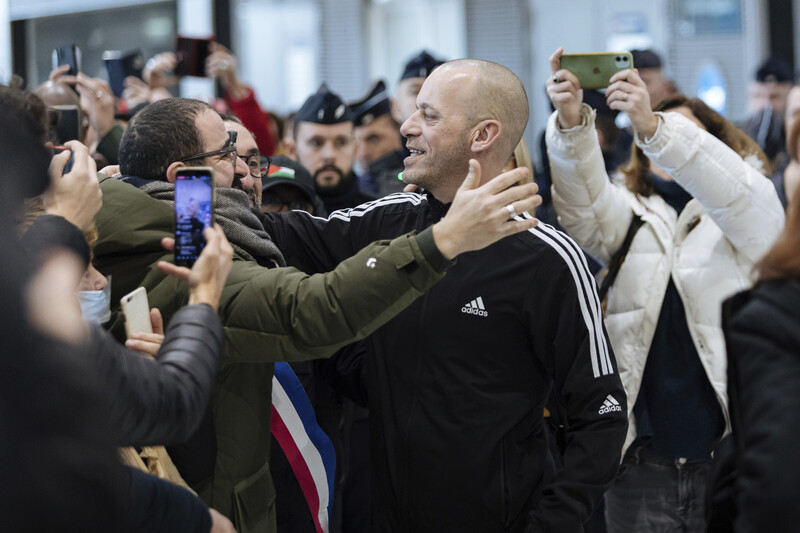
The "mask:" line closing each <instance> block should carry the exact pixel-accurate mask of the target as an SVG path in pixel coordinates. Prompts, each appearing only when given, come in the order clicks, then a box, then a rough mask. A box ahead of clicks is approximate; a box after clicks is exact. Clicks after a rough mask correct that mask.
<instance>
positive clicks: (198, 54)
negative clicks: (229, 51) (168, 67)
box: [175, 35, 214, 78]
mask: <svg viewBox="0 0 800 533" xmlns="http://www.w3.org/2000/svg"><path fill="white" fill-rule="evenodd" d="M212 42H214V38H213V37H207V38H205V39H197V38H194V37H183V36H181V35H178V36H177V37H176V38H175V59H177V61H178V63H177V64H176V65H175V75H176V76H196V77H198V78H204V77H205V75H206V59H207V58H208V56H209V54H211V43H212Z"/></svg>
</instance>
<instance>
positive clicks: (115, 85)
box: [103, 50, 144, 98]
mask: <svg viewBox="0 0 800 533" xmlns="http://www.w3.org/2000/svg"><path fill="white" fill-rule="evenodd" d="M103 62H104V63H105V65H106V71H107V72H108V84H109V85H110V86H111V90H112V91H113V92H114V96H116V97H117V98H121V97H122V91H124V90H125V78H127V77H128V76H133V77H135V78H139V79H142V70H143V69H144V56H143V55H142V52H141V51H139V50H136V51H134V52H128V53H127V54H124V55H123V54H122V52H121V51H119V50H106V51H105V52H103Z"/></svg>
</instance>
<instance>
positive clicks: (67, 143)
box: [0, 43, 800, 533]
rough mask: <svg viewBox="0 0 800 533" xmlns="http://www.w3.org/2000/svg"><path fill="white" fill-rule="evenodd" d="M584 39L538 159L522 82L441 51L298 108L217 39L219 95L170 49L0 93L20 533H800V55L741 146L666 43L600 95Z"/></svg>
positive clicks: (557, 87) (12, 469) (9, 443)
mask: <svg viewBox="0 0 800 533" xmlns="http://www.w3.org/2000/svg"><path fill="white" fill-rule="evenodd" d="M562 53H563V50H562V49H558V50H556V51H555V52H554V53H553V55H552V56H551V57H550V66H551V73H550V77H549V78H547V79H546V80H541V81H542V82H543V84H544V85H545V87H546V91H547V96H548V98H549V100H550V103H551V104H552V108H553V113H552V115H551V116H550V118H549V120H548V123H547V128H546V131H545V132H544V133H542V136H541V144H540V145H539V146H537V147H536V149H538V150H541V153H540V156H541V157H540V158H539V160H540V161H541V165H539V166H538V167H536V168H534V165H533V163H532V158H531V155H530V153H529V151H528V147H527V146H526V144H525V142H524V140H523V134H524V133H525V130H526V127H527V126H528V116H529V114H530V110H529V100H528V95H527V94H526V90H525V88H524V86H523V83H522V81H520V79H519V78H518V77H517V76H516V75H515V74H514V73H513V72H512V71H510V70H509V69H507V68H506V67H504V66H502V65H499V64H497V63H493V62H490V61H485V60H479V59H456V60H449V61H448V60H444V59H443V58H437V57H436V56H435V55H432V54H431V53H429V52H427V51H421V52H420V53H419V54H418V55H416V56H414V57H412V58H410V59H409V60H408V62H407V63H406V65H405V67H404V69H403V71H402V72H401V73H400V76H399V78H398V80H397V82H398V83H397V89H396V91H395V93H394V95H390V94H389V90H388V89H387V82H386V81H385V80H378V81H376V82H375V83H374V84H373V85H372V86H371V87H369V88H367V89H366V90H365V93H364V96H363V97H362V98H360V99H358V100H356V101H352V102H346V101H344V100H343V99H342V98H341V97H340V96H339V95H338V94H337V93H336V92H334V91H332V90H331V88H330V87H328V86H327V85H326V84H325V83H323V84H322V85H321V86H320V87H319V89H318V90H317V91H316V92H314V93H313V94H311V95H308V97H307V99H306V100H305V103H304V104H303V105H302V106H301V107H300V108H299V109H298V110H296V111H295V112H294V113H292V114H290V115H289V116H287V117H281V116H279V115H277V114H275V113H272V112H268V111H265V110H264V109H263V108H262V107H261V105H260V104H259V102H258V99H257V95H256V93H255V92H254V90H253V89H252V88H251V87H250V86H248V84H247V83H246V82H244V81H243V80H242V79H241V77H240V74H239V72H238V69H237V58H236V56H235V55H234V54H233V53H232V52H231V51H230V50H228V49H226V48H225V47H223V46H222V45H220V44H218V43H212V45H211V51H210V55H209V57H208V59H207V60H206V63H205V68H206V75H207V76H208V77H210V78H214V79H216V80H218V81H219V87H220V88H221V89H222V92H223V94H222V95H221V98H219V99H217V100H215V101H213V102H205V101H201V100H198V99H189V98H178V97H175V96H174V94H173V93H174V92H175V89H174V86H175V81H176V77H175V76H174V74H173V69H175V66H176V58H175V55H174V54H172V53H169V52H167V53H163V54H159V55H157V56H155V57H154V58H151V59H150V60H149V61H148V62H147V67H146V68H145V70H144V72H143V75H142V78H141V79H139V78H136V77H129V78H127V79H126V80H125V90H124V91H123V93H122V96H121V97H120V98H117V97H115V96H114V94H113V92H112V91H111V88H110V86H109V85H108V83H107V82H106V81H104V80H102V79H98V78H91V77H89V76H87V75H85V74H83V73H70V72H69V68H67V67H59V68H57V69H55V70H54V71H53V72H52V73H51V75H50V78H49V80H48V81H47V82H45V83H43V84H42V85H40V86H38V87H33V88H26V87H25V86H24V81H23V80H21V79H19V78H14V79H12V80H11V81H10V82H9V84H8V85H2V86H0V123H2V126H3V127H2V128H0V137H2V139H1V140H0V150H2V152H3V157H2V160H3V162H4V165H3V172H4V174H5V179H4V180H2V183H0V188H2V192H0V204H2V209H0V224H2V232H0V240H2V242H3V244H4V245H5V247H6V249H7V253H5V254H3V256H2V257H0V261H2V263H3V267H4V268H3V269H2V270H3V272H4V273H5V275H4V276H3V277H2V280H1V281H0V283H2V284H3V285H4V286H3V290H2V291H0V302H2V306H3V316H4V319H5V320H3V321H2V327H3V328H6V333H5V335H4V339H6V340H7V342H6V346H7V347H6V349H5V351H4V355H3V357H2V359H1V360H0V361H1V362H0V364H2V370H0V394H1V395H3V401H2V402H0V434H2V435H3V436H2V437H0V451H3V452H5V455H6V457H8V460H7V461H6V462H5V463H4V466H3V467H2V468H1V469H0V480H2V481H0V487H1V488H0V491H1V492H2V493H3V496H4V497H2V498H0V501H2V502H3V507H2V513H0V517H2V518H0V525H1V526H2V529H3V530H4V531H5V530H7V531H62V530H63V531H72V530H76V531H77V530H80V531H98V532H99V531H132V532H140V531H141V532H144V531H147V532H158V531H164V532H167V531H170V532H175V531H186V532H204V533H205V532H209V531H210V532H214V533H217V532H228V531H239V532H244V533H250V532H257V533H267V532H269V533H273V532H281V533H295V532H297V533H304V532H309V533H311V532H325V533H351V532H355V533H360V532H369V531H375V532H427V531H430V532H449V531H464V532H471V531H474V532H482V533H483V532H493V531H497V532H520V533H521V532H525V533H532V532H538V531H542V532H545V531H553V532H581V531H586V532H606V531H608V532H615V533H616V532H654V533H655V532H662V531H676V532H677V531H691V532H701V531H707V530H713V531H737V532H750V531H792V530H793V527H794V520H793V512H792V511H793V500H794V496H796V495H797V491H796V490H795V489H794V485H795V484H794V483H793V480H794V477H795V476H796V473H797V472H798V471H800V465H796V463H797V458H796V454H795V453H794V448H793V443H794V436H795V435H796V434H797V432H798V431H800V420H796V419H797V417H798V414H797V413H800V409H795V408H794V407H795V406H797V405H798V404H800V395H798V394H797V393H796V392H794V385H795V382H794V373H795V372H800V338H798V336H797V329H796V327H797V325H798V323H800V315H799V314H798V309H800V306H798V305H797V303H798V301H800V202H798V201H797V197H798V195H797V191H798V187H799V186H800V121H798V120H796V119H797V112H798V110H800V88H798V87H793V86H792V80H793V76H792V73H791V69H788V73H787V67H785V65H783V64H782V63H781V62H780V61H776V60H770V61H768V62H766V63H765V64H764V65H763V66H762V68H761V69H759V71H758V73H757V75H756V81H755V82H754V84H755V85H754V87H753V89H752V91H751V96H752V101H753V106H752V109H751V110H750V111H751V117H750V118H749V119H748V121H747V123H745V124H741V126H742V128H741V129H740V128H739V127H737V125H735V124H733V123H731V122H730V121H728V120H726V119H725V118H724V117H723V116H721V115H720V114H719V113H717V112H716V111H714V110H713V109H711V108H710V107H709V106H707V105H706V104H705V103H704V102H703V101H701V100H700V99H698V98H694V97H691V96H689V95H683V94H680V92H679V90H678V88H677V87H675V85H674V84H673V83H671V82H670V81H669V80H668V79H667V78H666V77H665V76H664V75H663V72H662V64H661V60H660V58H659V57H658V56H657V55H656V54H655V53H654V52H652V51H650V50H634V51H633V52H632V56H633V59H634V66H635V67H636V68H633V69H625V70H621V71H619V72H617V73H616V74H614V75H613V76H612V77H611V78H610V79H609V80H608V87H607V88H606V89H605V90H603V91H597V90H588V89H587V90H584V89H583V88H581V86H580V82H579V80H578V77H577V76H576V75H575V74H573V73H572V72H570V71H569V70H566V69H562V68H561V55H562ZM64 106H72V107H74V108H77V109H79V110H80V113H79V115H78V126H79V127H78V132H77V135H76V136H75V137H74V138H62V137H60V135H61V136H63V135H64V133H63V132H64V131H65V130H64V129H63V128H59V124H60V121H62V120H65V119H63V115H61V114H60V113H61V110H63V109H64ZM186 167H205V169H206V170H207V171H208V172H210V173H211V175H212V176H213V182H214V185H215V187H214V193H213V196H212V198H213V201H211V202H209V201H203V200H201V199H196V198H194V197H192V198H191V199H190V200H189V201H188V202H184V203H183V204H181V203H180V202H177V203H176V201H175V197H176V194H175V184H176V181H178V180H179V179H180V172H181V170H182V169H184V168H186ZM178 204H180V205H178ZM184 204H185V205H184ZM201 219H202V220H204V221H205V222H209V221H210V222H212V224H211V225H210V227H205V226H208V224H204V223H201V222H200V220H201ZM176 225H177V226H181V227H184V226H185V227H186V228H187V231H190V230H191V233H192V235H193V237H192V238H193V239H195V238H196V240H197V241H198V242H197V243H196V244H198V246H197V248H202V252H200V254H199V256H198V258H197V260H196V262H194V264H193V265H191V266H177V265H176V264H175V255H176V254H175V248H176V242H175V228H176ZM195 226H197V227H195ZM203 227H205V229H203ZM201 233H202V238H200V234H201ZM193 242H194V241H193ZM177 245H180V243H177ZM140 287H143V288H144V289H145V290H146V293H147V297H148V300H149V306H151V307H152V309H150V311H149V319H150V322H151V324H150V325H151V328H147V329H148V331H132V330H131V323H130V322H129V321H130V317H129V316H128V317H126V313H125V310H124V309H122V308H121V305H120V301H121V299H123V298H124V297H126V295H129V294H131V293H132V292H133V291H135V290H136V289H137V288H140ZM126 321H128V323H127V324H126Z"/></svg>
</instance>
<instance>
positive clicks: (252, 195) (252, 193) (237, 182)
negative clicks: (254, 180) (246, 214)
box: [231, 174, 261, 209]
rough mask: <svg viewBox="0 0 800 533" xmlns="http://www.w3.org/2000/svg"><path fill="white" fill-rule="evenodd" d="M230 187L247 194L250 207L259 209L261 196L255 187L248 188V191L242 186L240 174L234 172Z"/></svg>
mask: <svg viewBox="0 0 800 533" xmlns="http://www.w3.org/2000/svg"><path fill="white" fill-rule="evenodd" d="M231 188H233V189H239V190H240V191H243V192H244V193H245V194H246V195H247V198H248V199H249V200H250V207H251V208H253V209H261V198H259V197H258V195H257V194H256V190H255V189H250V190H249V191H245V190H244V187H243V186H242V178H241V176H237V175H236V174H234V175H233V183H231Z"/></svg>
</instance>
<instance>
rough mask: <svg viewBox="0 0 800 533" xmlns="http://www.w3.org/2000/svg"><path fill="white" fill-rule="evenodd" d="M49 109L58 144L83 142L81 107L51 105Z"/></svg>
mask: <svg viewBox="0 0 800 533" xmlns="http://www.w3.org/2000/svg"><path fill="white" fill-rule="evenodd" d="M47 109H48V110H49V111H50V116H51V126H52V129H53V132H54V133H55V135H56V142H57V143H58V144H64V143H65V142H67V141H81V142H83V128H82V127H81V119H82V116H81V109H80V107H78V106H76V105H51V106H49V107H48V108H47Z"/></svg>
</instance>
